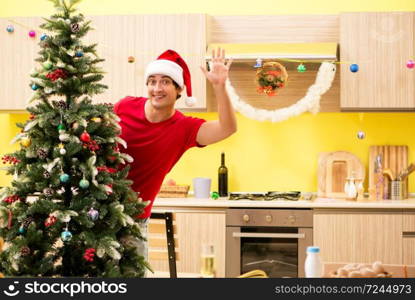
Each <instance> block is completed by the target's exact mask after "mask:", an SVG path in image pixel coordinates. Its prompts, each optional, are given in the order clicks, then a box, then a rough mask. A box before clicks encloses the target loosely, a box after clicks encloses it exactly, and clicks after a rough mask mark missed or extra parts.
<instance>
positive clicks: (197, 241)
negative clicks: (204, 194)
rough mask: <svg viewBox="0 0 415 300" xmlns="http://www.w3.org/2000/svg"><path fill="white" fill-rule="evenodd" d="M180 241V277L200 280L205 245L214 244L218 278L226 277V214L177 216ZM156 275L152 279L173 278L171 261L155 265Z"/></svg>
mask: <svg viewBox="0 0 415 300" xmlns="http://www.w3.org/2000/svg"><path fill="white" fill-rule="evenodd" d="M175 214H176V216H175V218H176V221H175V222H176V228H177V232H176V235H177V236H176V238H177V241H178V247H177V253H178V257H179V260H178V261H177V263H176V266H177V277H179V278H180V277H199V276H200V262H201V251H202V245H204V244H211V245H213V246H214V249H215V265H216V277H225V233H226V230H225V212H224V211H220V210H212V211H210V210H209V211H203V210H197V211H195V212H177V213H175ZM150 264H151V266H152V267H153V269H154V270H155V271H156V272H155V274H150V273H149V274H148V276H149V277H154V276H156V277H169V265H168V261H167V260H163V261H161V260H160V261H151V260H150Z"/></svg>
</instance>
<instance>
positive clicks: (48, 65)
mask: <svg viewBox="0 0 415 300" xmlns="http://www.w3.org/2000/svg"><path fill="white" fill-rule="evenodd" d="M42 66H43V69H44V70H46V71H48V70H50V69H52V67H53V65H52V62H51V61H50V60H47V61H45V62H44V63H43V64H42Z"/></svg>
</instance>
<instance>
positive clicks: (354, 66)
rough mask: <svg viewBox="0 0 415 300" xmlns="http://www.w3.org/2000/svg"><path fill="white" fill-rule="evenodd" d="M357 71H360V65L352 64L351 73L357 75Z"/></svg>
mask: <svg viewBox="0 0 415 300" xmlns="http://www.w3.org/2000/svg"><path fill="white" fill-rule="evenodd" d="M357 71H359V65H358V64H351V65H350V72H352V73H356V72H357Z"/></svg>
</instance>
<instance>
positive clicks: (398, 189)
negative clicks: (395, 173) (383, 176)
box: [390, 180, 408, 200]
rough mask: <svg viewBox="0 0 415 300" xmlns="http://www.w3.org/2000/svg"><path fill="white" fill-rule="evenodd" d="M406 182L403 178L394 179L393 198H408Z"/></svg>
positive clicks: (391, 190)
mask: <svg viewBox="0 0 415 300" xmlns="http://www.w3.org/2000/svg"><path fill="white" fill-rule="evenodd" d="M407 196H408V195H407V194H406V182H405V181H401V180H392V181H391V188H390V197H391V200H403V199H406V198H407Z"/></svg>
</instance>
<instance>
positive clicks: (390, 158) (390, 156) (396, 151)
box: [369, 145, 408, 199]
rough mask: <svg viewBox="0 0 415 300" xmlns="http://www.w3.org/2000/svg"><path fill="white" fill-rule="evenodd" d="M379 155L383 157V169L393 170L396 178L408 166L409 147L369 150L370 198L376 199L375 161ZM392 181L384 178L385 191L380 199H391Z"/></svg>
mask: <svg viewBox="0 0 415 300" xmlns="http://www.w3.org/2000/svg"><path fill="white" fill-rule="evenodd" d="M377 155H381V156H382V167H383V168H384V169H385V168H388V169H391V170H392V173H393V174H394V176H395V177H396V176H398V175H399V172H401V171H402V170H403V169H405V168H406V167H407V166H408V146H396V145H379V146H370V148H369V196H370V198H371V199H376V174H375V159H376V156H377ZM405 181H406V184H405V187H406V194H407V193H408V179H406V180H405ZM389 189H390V180H389V178H388V177H387V176H383V191H380V195H381V197H380V198H383V199H390V191H389ZM382 195H383V196H382Z"/></svg>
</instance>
